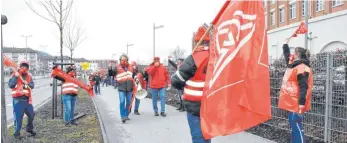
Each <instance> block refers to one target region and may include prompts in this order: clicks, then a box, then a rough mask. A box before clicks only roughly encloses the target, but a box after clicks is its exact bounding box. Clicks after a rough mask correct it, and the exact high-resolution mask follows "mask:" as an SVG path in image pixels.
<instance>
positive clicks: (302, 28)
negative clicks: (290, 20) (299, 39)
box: [292, 22, 307, 37]
mask: <svg viewBox="0 0 347 143" xmlns="http://www.w3.org/2000/svg"><path fill="white" fill-rule="evenodd" d="M306 32H307V27H306V26H305V23H304V22H301V23H300V26H299V27H298V29H296V31H295V32H294V34H293V35H292V37H296V36H298V34H305V33H306Z"/></svg>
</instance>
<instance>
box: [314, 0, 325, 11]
mask: <svg viewBox="0 0 347 143" xmlns="http://www.w3.org/2000/svg"><path fill="white" fill-rule="evenodd" d="M323 9H324V1H323V0H317V1H316V11H317V12H318V11H322V10H323Z"/></svg>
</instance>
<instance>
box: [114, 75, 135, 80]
mask: <svg viewBox="0 0 347 143" xmlns="http://www.w3.org/2000/svg"><path fill="white" fill-rule="evenodd" d="M132 77H133V76H131V75H128V76H124V77H120V78H117V81H121V80H126V79H128V78H132Z"/></svg>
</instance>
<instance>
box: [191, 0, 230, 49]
mask: <svg viewBox="0 0 347 143" xmlns="http://www.w3.org/2000/svg"><path fill="white" fill-rule="evenodd" d="M229 3H230V0H227V1H225V3H224V5H223V7H222V8H221V9H220V10H219V12H218V14H217V15H216V17H215V18H214V19H213V21H212V22H211V23H210V25H209V26H208V28H207V30H206V31H205V33H204V35H202V37H201V38H200V40H199V42H198V43H197V44H196V45H195V47H194V49H193V52H192V53H194V51H195V50H196V49H197V47H199V46H200V44H201V43H202V41H203V40H204V38H205V36H206V35H207V33H209V32H210V30H211V29H212V27H213V25H215V24H216V22H217V20H218V19H219V17H220V16H221V15H222V13H223V12H224V10H225V9H226V8H227V6H228V5H229Z"/></svg>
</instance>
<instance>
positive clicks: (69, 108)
mask: <svg viewBox="0 0 347 143" xmlns="http://www.w3.org/2000/svg"><path fill="white" fill-rule="evenodd" d="M63 103H64V122H65V123H69V122H72V121H73V120H74V115H75V106H76V96H73V95H69V94H65V95H63Z"/></svg>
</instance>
